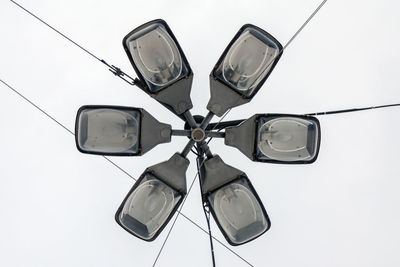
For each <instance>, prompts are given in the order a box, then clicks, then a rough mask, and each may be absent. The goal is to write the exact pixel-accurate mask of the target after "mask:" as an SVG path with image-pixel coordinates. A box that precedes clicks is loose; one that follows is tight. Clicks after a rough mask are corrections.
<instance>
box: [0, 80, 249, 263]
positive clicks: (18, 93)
mask: <svg viewBox="0 0 400 267" xmlns="http://www.w3.org/2000/svg"><path fill="white" fill-rule="evenodd" d="M0 82H1V83H3V84H4V85H5V86H7V87H8V88H9V89H10V90H12V91H13V92H14V93H16V94H17V95H18V96H20V97H21V98H22V99H24V100H25V101H26V102H28V103H29V104H31V105H32V106H33V107H35V108H36V109H38V110H39V111H40V112H42V113H43V114H44V115H46V116H47V117H48V118H49V119H51V120H52V121H54V122H55V123H57V124H58V125H59V126H60V127H62V128H64V130H66V131H67V132H68V133H70V134H72V135H73V136H74V135H75V134H74V133H73V132H72V131H71V130H70V129H68V128H67V127H66V126H65V125H63V124H62V123H61V122H59V121H58V120H57V119H55V118H54V117H53V116H51V115H50V114H49V113H47V112H46V111H44V110H43V109H42V108H40V107H39V106H38V105H36V104H35V103H33V102H32V101H31V100H30V99H29V98H27V97H25V96H24V95H23V94H22V93H20V92H19V91H18V90H16V89H15V88H14V87H12V86H11V85H9V84H8V83H6V82H5V81H4V80H2V79H1V78H0ZM102 157H103V158H104V159H105V160H107V161H108V162H109V163H111V164H112V165H114V166H115V167H116V168H117V169H119V170H120V171H121V172H123V173H124V174H126V175H127V176H129V177H130V178H132V179H133V180H134V181H136V178H134V177H133V176H132V175H131V174H129V173H128V172H127V171H125V170H124V169H123V168H121V167H120V166H118V165H117V164H116V163H115V162H113V161H112V160H111V159H109V158H108V157H106V156H102ZM192 183H193V182H192ZM178 214H181V215H182V216H183V217H184V218H185V219H186V220H188V221H189V222H191V223H192V224H193V225H195V226H197V227H198V228H199V229H200V230H202V231H203V232H204V233H206V234H208V233H207V231H206V230H204V229H203V228H202V227H201V226H199V225H198V224H197V223H195V222H194V221H193V220H191V219H190V218H189V217H188V216H186V215H185V214H183V213H182V212H181V211H180V210H179V211H178ZM213 238H214V239H215V240H217V242H218V243H220V244H221V245H223V246H224V247H225V248H226V249H227V250H229V251H230V252H232V253H233V254H235V255H236V256H237V257H238V258H240V259H241V260H243V261H245V262H246V263H248V262H247V261H246V260H245V259H244V258H243V257H241V256H240V255H239V254H237V253H236V252H234V251H233V250H232V249H230V248H229V247H228V246H226V245H225V244H223V243H222V242H221V241H220V240H218V239H217V238H215V237H213Z"/></svg>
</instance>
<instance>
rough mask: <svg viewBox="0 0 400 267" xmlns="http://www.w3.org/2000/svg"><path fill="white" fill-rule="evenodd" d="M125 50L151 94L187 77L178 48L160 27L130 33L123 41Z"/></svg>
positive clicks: (149, 27) (153, 25) (163, 28)
mask: <svg viewBox="0 0 400 267" xmlns="http://www.w3.org/2000/svg"><path fill="white" fill-rule="evenodd" d="M126 46H127V47H128V49H129V51H130V53H131V55H132V58H133V61H134V63H135V65H136V67H137V68H138V69H139V71H140V73H141V74H142V75H143V77H144V78H145V80H146V83H147V85H148V87H149V89H150V91H152V92H157V91H159V90H161V89H162V88H164V87H166V86H167V85H169V84H171V83H173V82H174V81H176V80H177V79H178V78H180V77H182V76H185V75H187V74H188V69H187V68H186V66H185V65H184V64H183V63H182V58H181V55H180V53H179V49H178V47H177V46H176V44H175V42H174V40H173V39H172V38H171V36H170V35H169V34H168V32H167V30H166V29H165V27H164V25H163V24H161V23H154V24H152V25H149V26H148V27H146V28H144V29H141V30H139V31H138V32H135V33H133V34H132V35H131V36H130V37H129V38H127V39H126Z"/></svg>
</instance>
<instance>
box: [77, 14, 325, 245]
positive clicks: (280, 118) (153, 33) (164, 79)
mask: <svg viewBox="0 0 400 267" xmlns="http://www.w3.org/2000/svg"><path fill="white" fill-rule="evenodd" d="M122 43H123V47H124V49H125V51H126V53H127V55H128V58H129V60H130V62H131V64H132V66H133V68H134V70H135V72H136V74H137V76H138V82H137V83H136V84H135V85H137V86H139V88H140V89H142V90H143V91H144V92H146V93H147V94H148V95H150V96H151V97H152V98H154V99H155V100H157V101H158V102H160V103H161V104H162V105H164V106H165V107H166V108H168V109H169V110H170V111H171V112H173V113H174V114H175V115H177V116H178V117H180V118H181V119H184V120H185V121H186V124H187V128H186V129H184V130H173V129H172V127H171V125H169V124H166V123H161V122H159V121H158V120H157V119H155V118H154V117H153V116H152V115H150V114H149V113H148V112H146V111H145V110H144V109H142V108H134V107H120V106H99V105H91V106H83V107H81V108H80V109H79V110H78V114H77V117H76V125H75V132H76V135H75V136H76V145H77V148H78V150H79V151H81V152H83V153H89V154H98V155H115V156H140V155H143V154H144V153H146V152H148V151H149V150H151V149H152V148H154V147H155V146H156V145H158V144H162V143H167V142H170V141H171V136H176V135H181V136H187V137H189V138H190V140H189V142H188V144H187V145H186V146H185V148H184V149H183V151H182V152H176V153H174V154H173V155H172V156H171V157H170V158H169V159H168V160H167V161H164V162H161V163H158V164H155V165H153V166H151V167H148V168H147V169H146V170H145V171H144V172H143V174H142V175H141V176H140V178H139V179H138V180H137V181H136V183H135V184H134V185H133V187H132V188H131V190H130V191H129V192H128V194H127V196H126V197H125V199H124V200H123V202H122V204H121V205H120V207H119V209H118V211H117V212H116V215H115V219H116V221H117V223H118V224H119V225H120V226H121V227H122V228H123V229H125V230H126V231H127V232H129V233H130V234H132V235H134V236H136V237H138V238H140V239H143V240H146V241H152V240H154V239H155V238H157V236H158V235H159V234H160V232H161V231H162V230H163V228H164V227H165V226H166V225H167V224H168V222H169V221H170V219H171V218H172V216H173V215H174V213H175V212H176V211H177V209H178V208H179V206H180V205H181V204H182V202H183V201H184V199H185V196H186V195H187V187H186V170H187V168H188V166H189V164H190V162H189V160H188V159H187V155H188V153H189V152H190V151H191V149H192V148H193V147H195V149H196V150H197V152H198V153H197V163H198V171H199V176H200V177H199V180H200V189H201V193H202V199H203V204H204V205H205V206H206V207H208V209H209V210H210V212H211V214H212V216H213V218H214V220H215V221H216V223H217V225H218V227H219V229H220V230H221V232H222V233H223V235H224V236H225V238H226V240H227V241H228V242H229V243H230V244H231V245H234V246H236V245H241V244H244V243H246V242H249V241H251V240H253V239H255V238H257V237H259V236H260V235H262V234H263V233H265V232H266V231H267V230H268V229H269V228H270V226H271V223H270V220H269V217H268V214H267V212H266V210H265V208H264V206H263V204H262V202H261V200H260V197H259V196H258V194H257V192H256V190H255V189H254V187H253V186H252V184H251V182H250V179H249V178H248V177H247V175H246V174H245V173H244V172H243V171H241V170H239V169H237V168H234V167H232V166H230V165H228V164H226V163H225V162H224V161H223V160H222V159H221V158H220V157H219V156H218V155H216V154H212V152H211V150H210V148H209V146H208V142H206V141H207V139H208V138H210V137H221V138H224V140H225V144H226V145H228V146H233V147H236V148H237V149H238V150H239V151H241V152H242V153H243V154H244V155H246V156H247V157H248V158H249V159H250V160H252V161H258V162H271V163H290V164H304V163H312V162H314V161H315V160H316V158H317V156H318V151H319V143H320V136H321V132H320V124H319V122H318V120H317V119H316V118H315V117H312V116H304V115H292V114H256V115H254V116H252V117H250V118H249V119H247V120H243V121H242V122H241V123H237V122H236V123H234V122H224V123H225V125H227V126H226V127H225V128H224V130H225V131H222V132H217V131H216V130H214V129H215V128H216V127H212V125H211V124H210V122H211V119H212V118H213V116H214V115H216V116H218V117H221V116H222V115H223V114H224V113H226V112H227V111H228V110H230V109H232V108H234V107H236V106H239V105H243V104H245V103H248V102H250V101H251V99H252V98H253V97H254V96H255V95H256V94H257V92H258V91H259V90H260V88H261V87H262V85H263V84H264V83H265V81H266V80H267V78H268V77H269V75H270V74H271V72H272V71H273V69H274V67H275V66H276V64H277V63H278V61H279V59H280V57H281V55H282V52H283V47H282V45H281V44H280V43H279V42H278V41H277V40H276V39H275V38H274V37H273V36H271V35H270V34H269V33H267V32H266V31H264V30H262V29H260V28H258V27H256V26H254V25H251V24H246V25H244V26H243V27H241V28H240V29H239V31H238V32H237V34H236V35H235V36H234V38H233V39H232V41H231V42H230V43H229V45H228V46H227V48H226V49H225V51H224V52H223V53H222V55H221V57H220V58H219V60H218V61H217V63H216V65H215V66H214V68H213V70H212V71H211V74H210V92H211V97H210V100H209V102H208V104H207V109H208V110H209V113H208V114H207V115H206V116H205V117H201V116H192V114H191V113H190V109H191V108H192V107H193V105H192V101H191V99H190V91H191V86H192V81H193V72H192V69H191V68H190V65H189V63H188V61H187V59H186V57H185V55H184V53H183V51H182V48H181V47H180V45H179V43H178V41H177V40H176V38H175V36H174V34H173V33H172V31H171V29H170V28H169V26H168V25H167V23H166V22H165V21H163V20H160V19H158V20H154V21H150V22H148V23H145V24H144V25H142V26H139V27H138V28H136V29H134V30H133V31H131V32H130V33H129V34H128V35H127V36H125V38H124V39H123V42H122Z"/></svg>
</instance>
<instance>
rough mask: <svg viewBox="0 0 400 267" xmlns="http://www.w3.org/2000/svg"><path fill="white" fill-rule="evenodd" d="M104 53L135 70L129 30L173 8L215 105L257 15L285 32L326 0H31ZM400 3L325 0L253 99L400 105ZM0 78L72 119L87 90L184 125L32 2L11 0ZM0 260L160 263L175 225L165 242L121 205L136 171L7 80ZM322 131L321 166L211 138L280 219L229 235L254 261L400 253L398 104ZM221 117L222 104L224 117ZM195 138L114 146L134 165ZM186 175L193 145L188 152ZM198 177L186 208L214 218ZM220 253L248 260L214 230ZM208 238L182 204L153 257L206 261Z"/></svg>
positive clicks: (293, 108)
mask: <svg viewBox="0 0 400 267" xmlns="http://www.w3.org/2000/svg"><path fill="white" fill-rule="evenodd" d="M18 2H19V3H20V4H21V5H23V6H24V7H26V8H27V9H29V10H30V11H32V12H34V13H35V14H37V15H38V16H39V17H41V18H42V19H44V20H46V21H47V22H48V23H50V24H51V25H53V26H54V27H56V28H57V29H59V30H60V31H62V32H63V33H65V34H66V35H68V36H69V37H70V38H72V39H73V40H74V41H76V42H78V43H79V44H81V45H82V46H84V47H85V48H87V49H88V50H90V51H91V52H92V53H94V54H95V55H96V56H98V57H100V58H102V59H105V60H107V61H108V62H109V63H110V64H114V65H117V66H119V67H121V68H122V69H123V70H124V71H126V72H127V73H129V74H132V76H134V71H133V69H132V67H131V65H130V63H129V60H128V58H127V56H126V54H125V52H124V50H123V48H122V44H121V43H122V38H123V37H124V36H125V35H126V34H127V33H128V32H129V31H131V30H132V29H134V28H135V27H137V26H139V25H141V24H143V23H145V22H147V21H150V20H153V19H156V18H162V19H164V20H166V21H167V23H168V24H169V26H170V27H171V29H172V31H173V32H174V34H175V36H176V38H177V39H178V41H179V43H180V45H181V47H182V49H183V51H184V52H185V54H186V57H187V58H188V61H189V63H190V65H191V68H192V69H193V72H194V81H193V87H192V93H191V96H192V101H193V104H194V108H193V110H192V113H193V114H202V115H204V114H205V113H206V108H205V106H206V104H207V102H208V99H209V95H210V93H209V85H208V83H209V79H208V75H209V73H210V71H211V69H212V67H213V66H214V64H215V63H216V61H217V59H218V58H219V56H220V54H221V53H222V51H223V50H224V49H225V47H226V46H227V44H228V43H229V41H230V40H231V39H232V37H233V36H234V35H235V33H236V32H237V31H238V29H239V28H240V27H241V26H242V25H243V24H246V23H252V24H255V25H257V26H259V27H261V28H263V29H265V30H266V31H268V32H269V33H270V34H272V35H273V36H274V37H275V38H277V39H278V40H279V41H280V42H281V43H282V44H285V43H286V42H287V41H288V40H289V39H290V37H291V36H292V35H293V34H294V32H296V30H297V29H298V28H299V27H300V26H301V24H302V23H303V22H304V21H305V20H306V19H307V17H308V16H309V15H310V14H311V13H312V11H313V10H314V9H315V8H316V7H317V6H318V5H319V1H315V0H303V1H295V0H264V1H261V0H260V1H253V0H248V1H232V0H229V1H228V0H226V1H225V0H224V1H207V0H203V1H194V0H193V1H192V0H186V1H177V0H169V1H158V0H154V1H123V0H115V1H98V0H97V1H95V0H85V1H82V0H68V1H67V0H52V1H50V0H36V1H28V0H19V1H18ZM399 10H400V3H399V2H397V1H389V0H381V1H378V0H375V1H369V0H363V1H361V0H356V1H345V0H337V1H333V0H329V1H328V2H327V4H326V5H325V6H324V7H323V8H322V9H321V11H320V12H319V13H318V15H317V16H316V17H315V18H314V19H313V20H312V21H311V22H310V23H309V25H308V26H307V27H306V28H305V29H304V31H303V32H302V33H301V34H300V35H299V36H298V37H297V38H296V39H295V40H294V41H293V43H292V44H291V45H290V46H289V47H288V49H287V50H286V51H285V52H284V53H283V56H282V58H281V60H280V62H279V63H278V65H277V66H276V68H275V69H274V71H273V73H272V74H271V76H270V78H269V79H268V80H267V82H266V83H265V84H264V86H263V88H262V89H261V90H260V92H259V93H258V95H257V96H256V97H255V98H254V99H253V101H252V102H251V103H249V104H246V105H243V106H241V107H238V108H235V109H234V110H232V111H231V112H230V113H229V115H228V116H227V119H229V120H231V119H244V118H248V117H250V116H252V115H253V114H255V113H274V112H276V113H292V114H304V113H310V112H316V111H325V110H335V109H345V108H353V107H364V106H373V105H381V104H390V103H400V92H399V85H398V84H399V82H398V79H399V77H400V52H399V50H398V48H399V47H400V38H399V28H400V19H399V16H398V11H399ZM0 36H1V42H0V79H1V80H3V81H4V82H6V83H8V84H9V85H11V86H13V87H14V88H15V89H17V90H18V91H19V92H20V93H22V94H23V95H25V96H26V97H27V98H29V99H30V100H31V101H33V102H34V103H35V104H36V105H38V106H39V107H41V108H42V109H43V110H45V111H46V112H48V113H49V114H50V115H51V116H53V117H54V118H56V119H57V120H59V121H60V122H61V123H62V124H64V125H65V126H66V127H67V128H68V129H70V130H72V131H73V127H74V123H75V115H76V111H77V110H78V108H79V107H80V106H82V105H85V104H107V105H121V106H134V107H142V108H145V109H146V110H147V111H149V112H150V113H151V114H153V116H155V117H156V118H157V119H158V120H160V121H161V122H166V123H170V124H172V126H173V128H175V129H181V128H182V126H183V123H182V121H181V120H179V119H178V118H176V117H175V116H174V115H173V114H171V113H170V112H168V111H167V110H166V109H165V108H164V107H163V106H161V105H160V104H158V103H156V102H155V101H153V99H151V98H150V97H148V96H147V95H145V94H144V93H143V92H142V91H140V90H139V89H138V88H135V87H132V86H129V85H128V84H126V83H124V82H123V81H121V80H119V79H118V78H116V77H114V76H113V75H112V74H111V73H110V72H109V71H108V70H107V68H105V67H104V66H103V65H102V64H100V63H99V62H98V61H96V60H95V59H93V58H92V57H90V56H89V55H87V54H86V53H84V52H83V51H82V50H80V49H79V48H77V47H76V46H73V45H72V44H71V43H69V42H68V41H66V40H65V39H63V38H62V37H60V36H59V35H58V34H56V33H55V32H53V31H51V30H50V29H49V28H47V27H45V26H44V25H43V24H41V23H40V22H38V21H37V20H35V19H34V18H33V17H31V16H29V15H28V14H27V13H25V12H24V11H23V10H21V9H20V8H19V7H17V6H16V5H14V4H13V3H12V2H10V1H6V0H3V1H1V2H0ZM0 99H1V105H0V114H1V116H0V118H1V120H0V121H1V131H0V140H1V142H0V143H1V151H2V153H1V163H0V216H1V217H0V251H1V252H0V265H1V266H24V267H25V266H60V267H61V266H96V267H99V266H152V264H153V262H154V260H155V258H156V256H157V254H158V251H159V250H160V248H161V245H162V243H163V241H164V239H165V238H166V234H167V231H168V230H169V228H170V227H171V223H170V224H168V225H167V227H166V228H165V230H164V231H163V233H162V234H161V235H160V236H159V237H158V238H157V239H156V240H155V241H154V242H145V241H142V240H139V239H137V238H135V237H133V236H132V235H129V234H128V233H127V232H126V231H125V230H123V229H122V228H121V227H120V226H118V225H117V223H116V222H115V221H114V214H115V211H116V210H117V208H118V207H119V205H120V203H121V202H122V200H123V199H124V197H125V195H126V194H127V192H128V191H129V189H130V188H131V187H132V185H133V184H134V180H133V179H132V178H130V177H129V176H128V175H126V174H125V173H123V172H122V171H120V170H119V169H118V168H116V167H115V166H113V165H112V164H110V163H109V162H108V161H107V160H105V159H104V158H102V157H100V156H94V155H87V154H81V153H79V152H78V150H77V149H76V147H75V141H74V138H73V136H72V135H71V134H70V133H69V132H68V131H66V130H65V129H63V128H62V127H60V126H59V125H58V124H56V123H55V122H53V121H52V120H50V119H49V118H47V117H46V116H45V115H43V113H41V112H40V111H38V110H37V109H35V108H34V107H33V106H32V105H30V104H29V103H27V102H26V101H24V100H23V99H22V98H20V97H19V96H18V95H17V94H16V93H14V92H13V91H11V90H10V89H9V88H8V87H6V86H5V85H4V84H2V83H0ZM318 119H319V120H320V122H321V128H322V142H321V149H320V153H319V157H318V160H317V161H316V162H315V163H314V164H311V165H299V166H293V165H280V164H277V165H276V164H268V163H264V164H262V163H254V162H250V161H249V160H248V159H247V158H246V157H245V156H244V155H242V154H241V153H240V152H239V151H238V150H236V149H234V148H232V147H226V146H224V145H223V140H221V139H219V140H214V141H212V143H211V144H210V145H211V148H212V151H213V152H214V153H217V154H219V155H220V156H221V158H222V159H223V160H224V161H225V162H226V163H228V164H230V165H233V166H235V167H236V168H239V169H241V170H243V171H244V172H246V173H247V175H248V176H249V178H250V179H251V181H252V183H253V185H254V187H255V188H256V190H257V192H258V194H259V196H260V198H261V199H262V201H263V203H264V205H265V207H266V210H267V212H268V214H269V216H270V219H271V221H272V227H271V229H270V230H269V231H268V232H267V233H265V234H264V235H262V236H261V237H260V238H258V239H256V240H254V241H252V242H250V243H248V244H245V245H242V246H239V247H230V246H229V245H228V243H227V242H226V241H225V239H224V237H223V236H222V234H221V233H220V232H219V230H218V228H217V226H216V224H215V222H214V221H212V231H213V234H214V236H215V237H216V238H218V239H219V240H220V241H222V243H223V244H225V245H227V246H228V247H230V249H232V250H233V251H235V252H236V253H237V254H238V255H240V256H241V257H242V258H244V259H245V260H247V261H248V262H249V263H250V264H252V265H253V266H277V267H281V266H298V267H300V266H302V267H303V266H304V267H311V266H315V267H320V266H325V267H331V266H332V267H333V266H335V267H336V266H349V267H350V266H351V267H354V266H363V267H366V266H385V267H391V266H393V267H397V266H400V254H399V253H398V250H399V243H400V231H399V227H398V226H399V224H400V209H399V207H400V195H399V193H398V191H399V188H400V179H399V173H400V165H399V160H398V159H399V156H398V155H399V153H398V151H400V138H399V136H400V108H388V109H381V110H373V111H364V112H359V113H350V114H342V115H330V116H320V117H318ZM214 121H216V118H215V119H214ZM186 142H187V139H186V138H184V137H173V138H172V142H171V143H169V144H163V145H160V146H158V147H156V148H155V149H153V150H151V151H150V152H148V153H147V154H145V155H144V156H142V157H126V158H117V157H111V158H110V159H111V160H113V161H114V162H115V163H116V164H118V165H119V166H120V167H121V168H123V169H124V170H126V171H127V172H128V173H129V174H130V175H131V176H132V177H138V176H140V174H141V173H142V172H143V171H144V169H145V168H146V167H148V166H151V165H154V164H156V163H158V162H161V161H164V160H166V159H168V158H169V157H170V156H171V155H172V154H173V153H174V152H176V151H181V150H182V148H183V147H184V145H185V143H186ZM189 159H190V161H191V165H190V166H189V169H188V172H187V178H188V184H189V183H191V181H192V180H193V178H194V176H195V173H196V168H195V157H194V156H193V155H190V156H189ZM200 200H201V198H200V193H199V186H198V182H197V181H196V182H195V186H194V187H193V190H192V192H191V193H190V194H189V196H188V199H187V201H186V203H185V206H184V207H183V210H182V212H183V213H184V214H185V215H186V216H187V217H188V218H190V219H191V220H193V221H194V222H196V223H197V224H199V225H200V226H201V227H203V228H204V229H206V221H205V218H204V214H203V210H202V206H201V201H200ZM214 245H215V253H216V261H217V266H249V265H248V264H247V263H246V262H244V261H243V260H241V259H240V258H239V257H237V256H236V255H235V254H233V253H232V252H230V251H229V250H228V249H226V248H225V247H223V246H222V245H220V244H218V243H215V244H214ZM210 265H211V257H210V248H209V241H208V236H207V235H206V234H205V233H204V232H202V231H201V230H199V228H197V227H196V226H195V225H194V224H192V223H191V222H190V221H188V220H187V219H185V218H184V217H182V216H180V217H179V218H178V220H177V223H176V225H175V227H174V229H173V230H172V233H171V235H170V237H169V239H168V242H167V243H166V245H165V248H164V250H163V251H162V253H161V255H160V258H159V259H158V262H157V265H156V266H210Z"/></svg>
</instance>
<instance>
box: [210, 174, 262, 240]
mask: <svg viewBox="0 0 400 267" xmlns="http://www.w3.org/2000/svg"><path fill="white" fill-rule="evenodd" d="M257 198H258V197H256V193H255V191H254V189H253V188H252V187H250V186H249V183H248V182H247V178H245V177H242V178H240V179H238V180H235V181H233V182H231V183H229V184H227V185H225V186H223V187H221V188H220V189H217V190H216V191H214V192H212V193H211V194H210V195H209V196H208V201H209V203H210V205H211V208H212V210H213V212H214V214H215V217H216V218H215V219H216V220H217V221H218V224H219V226H220V228H221V230H222V231H223V232H224V233H225V236H226V237H227V238H228V239H229V241H230V242H231V243H232V244H234V245H240V244H242V243H245V242H247V241H250V240H252V239H254V238H256V237H258V236H259V235H261V234H262V233H264V232H265V231H267V230H268V228H269V226H270V223H269V219H268V216H267V214H266V212H265V210H264V208H263V207H262V204H261V202H260V201H259V200H258V199H257Z"/></svg>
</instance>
